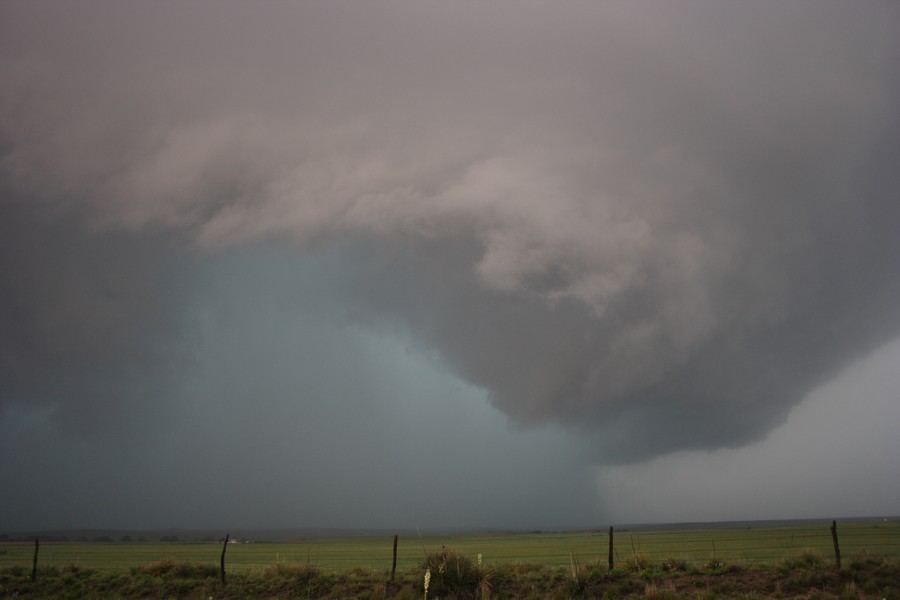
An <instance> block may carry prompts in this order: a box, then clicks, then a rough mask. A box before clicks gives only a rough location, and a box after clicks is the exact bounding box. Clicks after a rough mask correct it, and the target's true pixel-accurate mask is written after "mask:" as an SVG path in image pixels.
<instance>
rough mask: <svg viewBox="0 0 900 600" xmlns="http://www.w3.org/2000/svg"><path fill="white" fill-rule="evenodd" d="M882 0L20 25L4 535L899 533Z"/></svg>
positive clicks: (1, 299) (898, 257)
mask: <svg viewBox="0 0 900 600" xmlns="http://www.w3.org/2000/svg"><path fill="white" fill-rule="evenodd" d="M898 64H900V4H897V3H896V2H887V1H886V2H878V1H863V2H858V3H853V4H852V5H851V4H849V3H846V2H837V1H835V2H831V1H822V0H816V1H808V2H791V3H783V2H775V1H771V2H769V1H762V2H752V3H751V2H746V3H721V2H713V1H709V2H706V1H699V0H697V1H680V2H678V1H676V2H664V1H661V0H660V1H650V0H648V1H646V2H627V3H626V2H594V1H591V2H587V1H584V2H567V3H561V4H560V3H554V4H550V3H546V2H530V1H521V2H512V1H499V2H490V3H483V2H474V1H471V2H467V1H462V2H421V1H412V0H409V1H390V0H389V1H386V2H380V3H369V2H299V3H290V2H268V3H263V4H260V3H250V2H245V3H242V2H212V1H209V2H200V1H198V2H188V3H181V2H178V3H176V2H152V3H151V2H144V3H139V2H125V3H123V2H113V1H108V2H106V1H102V2H94V1H87V2H78V3H70V2H40V3H32V2H4V3H3V4H2V6H0V481H3V483H4V485H3V488H4V492H3V494H2V495H0V530H8V531H14V530H25V529H56V528H76V527H108V528H155V527H222V528H239V527H244V528H251V527H352V528H359V527H369V528H414V527H420V528H422V529H427V528H438V527H441V528H443V527H476V528H477V527H494V528H523V529H539V528H543V529H547V528H563V527H597V526H605V525H607V524H610V523H623V522H652V521H703V520H735V519H756V518H766V519H769V518H805V517H810V518H812V517H815V518H820V517H827V518H831V517H840V516H870V515H871V516H881V515H887V514H897V513H898V512H900V484H898V483H897V478H896V477H895V474H896V471H897V469H898V468H900V435H897V431H896V430H897V427H896V424H897V423H900V402H898V400H900V398H898V396H897V391H896V390H898V389H900V368H898V367H900V308H898V307H900V197H898V196H900V168H898V165H900V69H897V65H898Z"/></svg>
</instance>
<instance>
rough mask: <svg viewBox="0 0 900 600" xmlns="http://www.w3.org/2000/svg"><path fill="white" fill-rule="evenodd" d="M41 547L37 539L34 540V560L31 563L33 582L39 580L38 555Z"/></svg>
mask: <svg viewBox="0 0 900 600" xmlns="http://www.w3.org/2000/svg"><path fill="white" fill-rule="evenodd" d="M39 547H40V543H39V542H38V540H37V538H34V560H33V561H32V563H31V580H32V581H34V580H35V579H37V555H38V548H39Z"/></svg>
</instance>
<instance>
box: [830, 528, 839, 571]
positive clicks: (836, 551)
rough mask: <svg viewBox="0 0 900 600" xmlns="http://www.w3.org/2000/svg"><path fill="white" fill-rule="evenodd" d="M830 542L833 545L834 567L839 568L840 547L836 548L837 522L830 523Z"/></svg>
mask: <svg viewBox="0 0 900 600" xmlns="http://www.w3.org/2000/svg"><path fill="white" fill-rule="evenodd" d="M831 541H832V543H833V544H834V566H835V567H837V568H838V569H840V568H841V547H840V546H838V537H837V521H832V522H831Z"/></svg>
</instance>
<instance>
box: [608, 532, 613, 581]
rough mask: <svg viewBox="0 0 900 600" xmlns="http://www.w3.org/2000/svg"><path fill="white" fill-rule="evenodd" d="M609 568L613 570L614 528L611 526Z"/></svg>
mask: <svg viewBox="0 0 900 600" xmlns="http://www.w3.org/2000/svg"><path fill="white" fill-rule="evenodd" d="M609 570H610V571H612V570H613V528H612V525H610V526H609Z"/></svg>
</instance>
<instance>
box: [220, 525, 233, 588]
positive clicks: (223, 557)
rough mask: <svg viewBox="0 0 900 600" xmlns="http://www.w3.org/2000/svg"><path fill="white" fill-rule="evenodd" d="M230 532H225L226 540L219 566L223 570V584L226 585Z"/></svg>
mask: <svg viewBox="0 0 900 600" xmlns="http://www.w3.org/2000/svg"><path fill="white" fill-rule="evenodd" d="M230 535H231V534H230V533H226V534H225V541H224V542H223V543H222V558H221V559H219V568H220V569H221V571H222V585H225V550H226V549H227V548H228V537H229V536H230Z"/></svg>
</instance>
